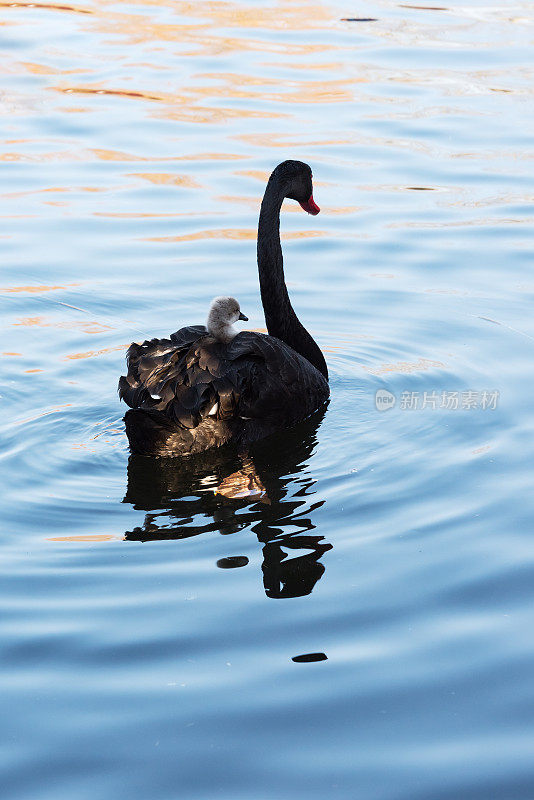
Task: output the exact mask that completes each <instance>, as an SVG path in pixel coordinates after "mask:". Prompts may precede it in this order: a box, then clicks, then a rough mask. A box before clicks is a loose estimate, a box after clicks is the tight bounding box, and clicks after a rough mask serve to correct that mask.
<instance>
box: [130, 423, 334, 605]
mask: <svg viewBox="0 0 534 800" xmlns="http://www.w3.org/2000/svg"><path fill="white" fill-rule="evenodd" d="M325 411H326V407H325V408H323V409H321V410H320V411H318V412H316V414H314V415H313V416H312V417H310V418H309V419H307V420H306V421H305V422H302V423H300V425H297V426H296V427H295V428H292V429H291V430H289V431H283V432H281V433H278V434H275V435H273V436H270V437H269V438H268V439H265V440H263V441H262V442H256V443H255V444H254V445H251V446H250V449H249V452H248V458H247V459H242V458H241V457H240V456H239V455H238V454H237V452H236V451H235V450H233V449H232V448H221V450H217V451H213V452H208V453H203V454H200V455H198V456H194V457H190V458H187V459H176V458H150V457H147V456H137V455H132V456H130V459H129V461H128V491H127V492H126V496H125V498H124V501H123V502H125V503H131V504H132V505H133V507H134V508H136V509H139V510H142V511H145V512H146V513H145V520H144V523H143V525H142V526H141V527H138V528H134V530H132V531H127V532H126V534H125V539H126V540H128V541H140V542H147V541H153V540H155V539H185V538H188V537H190V536H197V535H198V534H200V533H207V532H210V531H218V532H219V533H221V534H229V533H235V532H236V531H239V530H242V529H243V528H250V530H251V531H252V532H253V533H255V534H256V536H257V538H258V541H259V542H260V543H261V544H262V545H263V564H262V572H263V585H264V587H265V593H266V594H267V596H268V597H279V598H282V597H302V596H304V595H307V594H310V592H311V591H312V590H313V587H314V586H315V584H316V583H317V581H318V580H319V579H320V578H321V576H322V574H323V572H324V569H325V568H324V566H323V564H321V563H320V561H319V559H320V558H321V556H322V555H323V554H324V553H326V552H327V551H328V550H330V549H331V548H332V545H331V544H329V543H328V542H325V541H324V537H323V536H319V535H317V534H314V533H312V531H314V530H315V525H314V523H313V522H312V516H313V512H314V511H315V510H316V509H317V508H319V507H320V506H322V505H323V504H324V500H321V499H314V494H315V488H314V487H315V480H314V479H313V478H312V477H311V476H310V474H309V472H308V462H309V459H310V457H311V454H312V452H313V448H314V446H315V444H316V441H317V431H318V428H319V426H320V424H321V422H322V420H323V417H324V414H325ZM244 465H245V467H244ZM250 469H253V470H255V473H256V479H255V483H257V484H259V485H260V486H261V487H262V490H263V491H262V495H261V497H259V496H256V497H252V498H250V497H246V498H241V499H235V496H232V498H229V497H228V496H224V494H217V493H215V490H216V489H217V487H219V486H221V485H224V484H223V481H225V483H227V481H228V476H230V475H231V474H233V473H243V472H246V473H247V474H248V473H249V472H250ZM225 479H226V480H225ZM301 550H304V551H305V552H304V553H300V552H299V553H298V555H297V554H296V552H295V551H301ZM243 558H244V557H238V561H234V560H233V558H232V557H228V558H227V559H223V560H221V562H218V566H222V567H225V566H226V568H228V566H245V564H244V562H243V561H242V560H241V559H243ZM223 562H224V563H223Z"/></svg>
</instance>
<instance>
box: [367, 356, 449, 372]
mask: <svg viewBox="0 0 534 800" xmlns="http://www.w3.org/2000/svg"><path fill="white" fill-rule="evenodd" d="M444 367H445V364H443V363H442V362H441V361H432V360H431V359H429V358H420V359H419V361H413V362H410V361H397V362H396V363H395V364H382V366H380V367H363V369H364V370H365V371H366V372H370V373H371V375H384V374H385V373H387V372H426V371H427V370H429V369H441V368H444Z"/></svg>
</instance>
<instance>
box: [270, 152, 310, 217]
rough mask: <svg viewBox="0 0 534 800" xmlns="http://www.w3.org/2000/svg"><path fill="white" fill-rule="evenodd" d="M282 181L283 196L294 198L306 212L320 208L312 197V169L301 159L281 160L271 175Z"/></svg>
mask: <svg viewBox="0 0 534 800" xmlns="http://www.w3.org/2000/svg"><path fill="white" fill-rule="evenodd" d="M274 175H276V176H277V178H278V180H280V181H281V182H282V186H283V190H284V197H289V198H290V199H291V200H296V201H297V203H299V204H300V205H301V206H302V208H303V209H304V211H307V212H308V214H313V215H314V216H315V214H318V213H319V211H320V210H321V209H320V208H319V206H318V205H316V203H315V202H314V199H313V184H312V171H311V167H309V166H308V164H305V163H304V162H303V161H282V163H281V164H278V166H277V167H276V169H275V171H274V172H273V176H274Z"/></svg>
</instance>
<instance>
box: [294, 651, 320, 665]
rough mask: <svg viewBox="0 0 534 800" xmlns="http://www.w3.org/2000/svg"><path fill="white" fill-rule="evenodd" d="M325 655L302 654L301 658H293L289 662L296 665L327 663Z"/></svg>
mask: <svg viewBox="0 0 534 800" xmlns="http://www.w3.org/2000/svg"><path fill="white" fill-rule="evenodd" d="M327 660H328V656H327V655H326V653H303V654H302V655H301V656H293V658H292V659H291V661H295V662H296V663H297V664H310V663H311V662H312V661H327Z"/></svg>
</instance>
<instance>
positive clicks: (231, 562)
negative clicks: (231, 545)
mask: <svg viewBox="0 0 534 800" xmlns="http://www.w3.org/2000/svg"><path fill="white" fill-rule="evenodd" d="M247 564H248V558H247V557H246V556H227V557H226V558H220V559H219V560H218V561H217V566H218V567H220V568H221V569H236V568H237V567H246V566H247Z"/></svg>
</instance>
